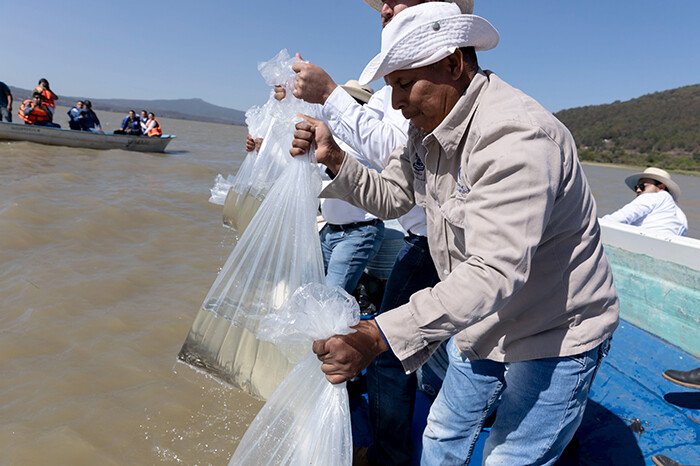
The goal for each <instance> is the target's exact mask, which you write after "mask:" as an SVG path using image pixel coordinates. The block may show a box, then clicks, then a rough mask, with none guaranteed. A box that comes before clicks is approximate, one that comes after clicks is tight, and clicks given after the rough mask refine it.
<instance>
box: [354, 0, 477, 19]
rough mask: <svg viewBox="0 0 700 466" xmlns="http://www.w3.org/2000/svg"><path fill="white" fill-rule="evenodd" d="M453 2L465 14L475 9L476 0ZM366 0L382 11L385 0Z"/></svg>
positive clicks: (456, 0) (452, 0)
mask: <svg viewBox="0 0 700 466" xmlns="http://www.w3.org/2000/svg"><path fill="white" fill-rule="evenodd" d="M448 1H451V2H452V3H456V4H457V6H458V7H459V9H460V10H462V13H464V14H465V15H470V14H472V12H473V11H474V0H448ZM364 2H365V3H366V4H367V5H369V6H371V7H372V8H374V9H375V10H377V11H379V12H381V11H382V5H384V2H383V0H364Z"/></svg>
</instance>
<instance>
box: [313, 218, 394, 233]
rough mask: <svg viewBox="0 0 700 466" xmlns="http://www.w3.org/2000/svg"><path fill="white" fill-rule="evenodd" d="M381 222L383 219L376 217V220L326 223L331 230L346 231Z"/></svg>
mask: <svg viewBox="0 0 700 466" xmlns="http://www.w3.org/2000/svg"><path fill="white" fill-rule="evenodd" d="M379 222H381V220H379V219H378V218H375V219H374V220H367V221H366V222H354V223H346V224H345V225H333V224H332V223H326V225H328V228H330V229H331V231H345V230H352V229H353V228H360V227H366V226H368V225H377V224H379Z"/></svg>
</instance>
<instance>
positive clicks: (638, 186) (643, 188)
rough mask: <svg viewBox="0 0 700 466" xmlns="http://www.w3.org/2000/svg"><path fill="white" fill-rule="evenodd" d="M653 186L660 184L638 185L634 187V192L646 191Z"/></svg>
mask: <svg viewBox="0 0 700 466" xmlns="http://www.w3.org/2000/svg"><path fill="white" fill-rule="evenodd" d="M649 185H652V186H658V185H659V184H658V183H637V185H636V186H635V187H634V190H635V191H636V190H640V191H646V189H647V186H649Z"/></svg>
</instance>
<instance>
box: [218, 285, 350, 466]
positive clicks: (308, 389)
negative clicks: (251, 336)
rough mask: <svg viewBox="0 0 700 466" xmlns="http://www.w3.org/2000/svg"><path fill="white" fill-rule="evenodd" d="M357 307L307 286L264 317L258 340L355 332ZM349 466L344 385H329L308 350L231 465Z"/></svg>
mask: <svg viewBox="0 0 700 466" xmlns="http://www.w3.org/2000/svg"><path fill="white" fill-rule="evenodd" d="M359 318H360V309H359V307H358V305H357V302H356V301H355V300H354V299H353V298H352V297H351V296H350V295H349V294H347V293H346V292H345V291H344V290H343V289H341V288H339V287H334V288H328V287H327V286H325V285H320V284H309V285H306V286H304V287H301V288H299V289H298V290H297V291H296V292H295V293H294V295H293V296H292V298H290V300H289V301H288V302H287V304H286V305H285V306H284V307H283V309H282V310H281V311H280V312H279V313H276V314H270V315H268V316H266V317H264V318H262V320H261V322H260V325H259V328H258V336H259V337H260V338H265V339H267V340H269V341H271V342H274V343H275V344H291V345H297V344H299V343H306V347H307V348H310V346H311V342H312V341H313V340H316V339H322V338H328V337H330V336H332V335H336V334H347V333H350V332H353V331H354V330H352V329H351V328H350V327H351V326H353V325H356V324H357V323H358V322H359ZM312 464H315V465H341V466H343V465H348V466H349V465H350V464H352V430H351V425H350V407H349V404H348V394H347V390H346V387H345V384H344V383H343V384H337V385H331V383H330V382H328V380H326V378H325V375H324V374H323V372H321V362H320V361H319V360H318V359H317V358H316V356H315V355H314V354H313V353H312V352H311V351H309V352H308V353H307V355H306V356H305V357H304V358H303V359H302V361H301V362H300V363H299V364H298V365H297V366H296V367H295V368H294V369H293V370H292V371H291V372H290V374H289V375H288V376H287V377H286V378H285V379H284V381H283V382H282V384H281V385H280V386H279V388H278V389H277V390H276V391H275V392H274V393H273V395H272V396H271V397H270V399H269V400H268V402H267V403H266V404H265V406H263V408H262V409H261V410H260V413H258V415H257V416H256V418H255V419H254V420H253V422H252V423H251V425H250V427H249V428H248V431H247V432H246V433H245V435H244V436H243V438H242V439H241V442H240V443H239V445H238V448H237V449H236V451H235V453H234V455H233V457H232V458H231V461H230V463H229V466H233V465H236V466H240V465H250V466H258V465H290V466H291V465H312Z"/></svg>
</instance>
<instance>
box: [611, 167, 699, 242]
mask: <svg viewBox="0 0 700 466" xmlns="http://www.w3.org/2000/svg"><path fill="white" fill-rule="evenodd" d="M625 184H627V186H629V187H630V189H631V190H632V191H634V192H635V193H637V197H636V198H635V199H634V200H633V201H632V202H630V203H629V204H627V205H625V206H624V207H622V208H620V209H618V210H616V211H615V212H613V213H612V214H608V215H605V216H604V217H603V220H610V221H612V222H616V223H625V224H627V225H634V226H637V227H641V228H643V229H645V230H649V231H655V232H659V233H665V234H671V235H678V236H685V233H686V232H687V231H688V219H687V218H686V216H685V214H684V213H683V211H682V210H681V208H680V207H678V205H677V204H676V202H678V199H679V198H680V196H681V188H680V187H679V186H678V184H676V182H675V181H673V180H671V175H669V174H668V172H667V171H665V170H662V169H660V168H656V167H649V168H647V169H646V170H644V171H643V172H642V173H635V174H634V175H631V176H628V177H627V178H626V179H625Z"/></svg>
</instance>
